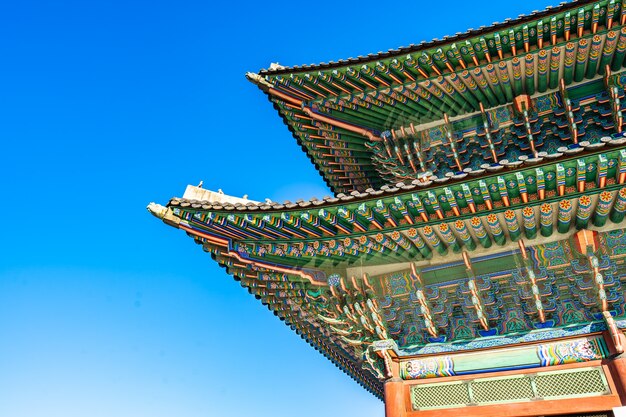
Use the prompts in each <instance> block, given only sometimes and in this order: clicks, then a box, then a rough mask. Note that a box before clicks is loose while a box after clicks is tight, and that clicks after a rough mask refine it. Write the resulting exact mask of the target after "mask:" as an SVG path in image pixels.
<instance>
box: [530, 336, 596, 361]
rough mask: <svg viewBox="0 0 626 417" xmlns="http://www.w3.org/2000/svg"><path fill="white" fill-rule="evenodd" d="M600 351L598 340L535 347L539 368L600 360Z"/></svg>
mask: <svg viewBox="0 0 626 417" xmlns="http://www.w3.org/2000/svg"><path fill="white" fill-rule="evenodd" d="M602 351H603V349H602V346H600V339H599V338H596V339H592V340H588V339H579V340H573V341H567V342H561V343H551V344H547V345H541V346H538V347H537V355H538V356H539V359H540V360H541V366H552V365H562V364H566V363H573V362H586V361H592V360H596V359H602Z"/></svg>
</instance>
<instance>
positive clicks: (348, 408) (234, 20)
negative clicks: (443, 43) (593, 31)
mask: <svg viewBox="0 0 626 417" xmlns="http://www.w3.org/2000/svg"><path fill="white" fill-rule="evenodd" d="M339 3H340V2H333V1H315V2H296V1H289V2H286V1H285V2H254V3H238V2H232V4H227V3H226V2H224V3H222V4H220V5H215V4H211V2H209V1H185V2H174V1H172V2H163V1H150V2H148V1H138V0H125V1H115V0H113V1H56V2H32V1H28V0H22V1H13V2H9V1H5V2H4V3H3V4H1V5H0V39H2V40H1V41H0V57H1V58H0V62H2V64H1V65H0V97H1V99H0V144H1V145H2V147H1V148H0V178H1V179H0V191H1V193H0V200H1V202H2V207H3V213H2V217H3V221H2V227H1V229H0V237H1V239H0V416H2V417H54V416H59V417H84V416H89V417H99V416H103V417H104V416H106V417H111V416H115V417H126V416H128V417H131V416H132V417H142V416H150V417H161V416H163V417H165V416H167V417H170V416H181V417H196V416H198V417H199V416H220V417H235V416H261V417H265V416H277V417H290V416H294V415H298V416H300V417H320V416H343V417H350V416H354V417H357V416H358V417H369V416H376V417H381V416H383V413H384V411H383V405H382V403H381V402H380V401H378V400H377V399H375V398H374V397H373V396H372V395H371V394H369V393H367V392H366V391H365V390H363V389H362V388H361V387H359V386H358V385H357V384H356V383H354V382H353V381H352V380H351V379H350V378H349V377H347V376H346V375H344V374H343V373H342V372H340V371H339V370H338V369H337V368H335V367H334V366H333V365H332V364H331V363H330V362H328V361H327V360H326V359H325V358H323V357H322V356H321V355H320V354H318V353H317V352H316V351H315V350H314V349H312V348H311V347H310V346H308V345H307V344H306V343H305V342H304V341H303V340H301V339H300V338H299V337H298V336H297V335H296V334H295V333H293V332H291V331H290V330H289V329H288V328H287V327H286V326H284V325H283V324H282V322H280V321H279V320H278V319H277V318H276V317H274V316H273V315H272V314H270V313H269V312H268V311H267V309H266V308H265V307H263V306H262V305H261V304H260V303H259V302H258V301H257V300H255V299H254V298H253V297H252V296H250V295H249V294H248V293H247V292H246V291H245V290H243V289H242V288H241V287H240V286H239V285H238V284H237V283H236V282H235V281H234V280H233V279H232V278H231V277H230V276H227V275H226V274H225V273H224V271H223V270H221V269H220V268H218V267H217V266H216V265H215V264H214V263H213V262H212V261H211V259H210V257H209V256H208V255H206V254H205V253H203V252H202V250H201V249H200V247H198V246H197V245H195V244H193V242H192V241H191V239H189V238H187V237H186V236H185V235H184V233H182V232H179V231H177V230H174V229H172V228H170V227H167V226H165V225H164V224H163V223H161V222H159V221H157V220H156V219H155V218H153V217H152V216H150V215H149V214H148V212H147V211H146V210H145V206H146V205H147V203H149V202H150V201H156V202H159V203H162V204H165V203H166V202H167V201H168V199H169V198H170V197H172V196H180V195H182V193H183V191H184V188H185V185H186V184H188V183H192V184H196V183H198V182H199V181H200V180H204V184H205V188H213V189H217V188H222V189H223V190H224V191H225V192H226V193H229V194H233V195H243V194H248V195H249V196H250V198H253V199H263V198H265V197H269V198H271V199H273V200H284V199H286V198H289V199H296V198H299V197H303V198H309V197H312V196H318V197H321V196H323V195H325V194H328V193H329V192H328V191H327V190H326V189H325V186H324V184H323V182H322V181H321V179H320V177H319V175H318V174H317V173H316V172H315V170H314V168H313V166H312V165H311V164H310V163H309V162H308V160H307V158H306V157H305V156H304V154H303V153H302V152H301V150H300V148H299V147H298V146H296V144H295V141H294V140H293V139H292V138H291V135H290V133H289V132H288V131H287V129H286V127H285V126H284V125H283V124H282V122H281V120H280V119H279V117H278V116H277V115H276V113H275V111H274V110H273V108H272V106H271V105H270V104H269V103H268V101H267V99H266V98H265V96H264V95H263V94H262V93H261V92H260V91H259V90H258V89H257V88H256V87H254V86H253V85H252V84H250V83H248V82H247V81H246V79H245V78H244V74H245V72H246V71H250V70H252V71H256V70H258V69H260V68H263V67H267V66H268V65H269V63H270V62H276V61H278V62H280V63H281V64H284V65H296V64H305V63H317V62H321V61H328V60H336V59H340V58H347V57H350V56H356V55H365V54H368V53H372V52H377V51H379V50H387V49H389V48H395V47H399V46H404V45H408V44H410V43H419V42H420V41H422V40H430V39H431V38H434V37H442V36H444V35H452V34H454V33H455V32H460V31H465V30H466V29H467V28H471V27H474V28H477V27H479V26H481V25H489V24H490V23H491V22H494V21H502V20H503V19H505V18H507V17H515V16H517V15H518V14H519V13H525V12H530V11H532V10H533V9H542V8H543V7H545V6H546V5H548V4H549V3H547V2H545V1H544V2H542V1H537V2H530V1H529V2H514V3H515V4H512V3H513V2H493V1H492V2H486V1H482V0H480V1H474V2H470V1H468V2H460V3H457V4H455V2H451V1H449V2H432V3H428V4H427V3H425V2H421V1H415V2H412V3H403V2H400V3H399V2H392V3H386V2H380V1H377V2H372V3H369V4H368V3H367V2H345V3H344V4H339ZM459 4H461V5H459Z"/></svg>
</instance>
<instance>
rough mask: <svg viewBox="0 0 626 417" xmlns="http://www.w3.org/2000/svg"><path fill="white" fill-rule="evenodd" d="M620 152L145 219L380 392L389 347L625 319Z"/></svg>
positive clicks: (480, 339)
mask: <svg viewBox="0 0 626 417" xmlns="http://www.w3.org/2000/svg"><path fill="white" fill-rule="evenodd" d="M619 136H620V137H621V135H619ZM623 143H624V140H622V139H617V138H616V139H611V140H608V141H605V142H602V145H601V146H600V147H599V148H596V149H593V148H592V149H591V150H580V151H577V152H576V153H574V154H573V155H569V157H568V158H565V159H561V160H560V162H553V161H548V162H546V163H543V164H538V165H536V166H534V167H530V166H528V167H526V168H525V169H519V170H508V171H506V172H500V173H498V172H496V173H493V174H492V175H489V176H481V177H479V178H476V179H473V180H472V179H470V178H469V176H467V177H464V178H463V181H459V182H456V183H444V184H437V183H434V182H433V183H430V184H419V185H418V184H411V185H402V186H399V187H397V188H395V189H392V188H386V190H380V191H375V192H372V193H364V194H362V195H358V196H357V195H352V196H343V197H338V198H332V197H329V198H327V199H326V200H314V201H309V202H304V201H301V202H300V203H295V204H294V203H289V202H285V203H281V204H278V203H257V202H248V203H246V204H242V203H236V204H232V201H233V200H232V199H231V198H230V197H224V199H223V201H215V199H213V201H202V200H194V199H189V198H175V199H172V200H171V201H170V203H169V205H168V207H161V206H156V205H152V206H151V207H150V210H151V211H152V212H153V214H155V215H157V216H158V217H160V218H162V219H163V220H164V221H165V222H166V223H168V224H170V225H173V226H175V227H177V228H179V229H182V230H184V231H185V232H187V233H188V234H189V235H190V236H191V237H193V239H194V240H195V241H196V242H197V243H199V244H201V245H202V247H203V248H204V250H206V251H207V252H209V253H211V254H212V256H213V258H214V259H215V260H216V261H217V262H218V263H219V264H220V265H222V266H224V267H225V268H226V269H227V271H228V272H229V273H230V274H232V275H233V276H234V277H235V278H236V279H237V280H238V281H239V282H240V284H241V285H242V286H244V287H246V288H247V289H248V291H249V292H251V293H252V294H254V295H255V296H256V297H257V298H259V299H260V300H261V301H262V302H263V303H264V304H265V305H267V307H268V308H269V309H270V310H271V311H273V312H274V314H276V315H277V316H279V317H280V318H281V319H282V320H284V321H285V322H286V323H287V324H288V325H289V326H291V327H292V328H293V329H294V330H295V331H296V332H298V334H300V335H301V336H302V337H303V338H305V339H306V340H307V341H308V342H309V343H310V344H311V345H313V346H314V347H315V348H316V349H318V350H320V351H321V352H322V353H324V354H325V355H326V356H327V357H329V358H330V359H331V360H332V361H333V362H334V363H335V364H337V365H338V366H339V367H340V368H341V369H343V370H344V371H345V372H347V373H348V374H350V375H351V376H352V377H354V378H355V379H356V380H357V381H358V382H359V383H361V384H362V385H363V386H364V387H366V388H367V389H368V390H370V391H371V392H372V393H374V394H375V395H377V396H381V395H382V385H381V382H380V381H381V380H383V379H384V378H385V373H384V372H385V370H384V369H385V368H384V364H383V363H381V362H380V361H378V359H377V358H376V356H375V355H373V354H372V352H373V351H374V350H375V346H376V343H379V342H380V341H383V340H393V341H394V343H396V344H397V347H395V349H396V352H397V354H398V355H399V356H401V357H411V356H412V355H423V354H432V353H437V352H453V351H463V350H467V349H477V348H483V347H486V346H504V345H508V344H512V343H513V344H514V343H523V342H527V341H537V340H539V341H541V340H549V339H551V338H554V337H565V336H572V335H577V334H586V333H589V332H592V331H598V330H602V329H604V328H606V325H605V324H604V322H603V318H602V314H603V312H604V311H607V312H610V313H611V314H613V315H615V316H616V317H618V318H619V317H623V316H624V300H623V291H622V290H621V288H622V287H621V285H622V281H623V280H624V279H626V278H625V277H626V267H625V266H624V260H623V258H624V257H625V256H626V249H622V248H623V247H626V233H625V231H624V230H623V229H622V227H623V226H620V223H621V222H622V221H623V219H624V215H625V214H626V150H625V149H624V146H623ZM450 181H452V180H450ZM202 192H203V190H198V189H196V187H188V191H187V193H186V195H187V197H189V196H197V195H199V193H202ZM211 196H212V197H214V196H215V195H214V194H211ZM590 228H591V229H595V230H599V231H601V233H600V234H597V232H596V236H598V237H597V239H599V240H600V241H601V243H600V244H598V245H597V247H596V249H594V252H593V253H594V254H593V256H595V257H596V258H598V259H601V260H602V262H604V263H603V267H602V268H603V269H602V270H603V271H605V272H603V274H604V275H603V277H604V278H603V281H602V282H603V284H602V285H603V287H602V291H604V292H599V287H597V286H596V284H593V274H592V273H591V272H589V271H590V269H589V268H590V267H589V265H588V262H589V261H588V258H589V257H588V256H587V257H586V256H585V255H584V254H585V253H586V252H585V249H581V248H580V245H578V246H577V244H576V243H575V240H572V236H573V234H574V233H576V231H577V230H583V229H590ZM579 240H580V239H579ZM520 242H524V244H523V245H521V246H520ZM583 246H584V245H583ZM520 248H522V250H520ZM576 248H578V249H576ZM525 251H527V253H526V252H525ZM468 262H470V265H471V266H470V267H468ZM586 262H587V263H586ZM585 271H586V272H585ZM529 274H530V275H529ZM607 274H608V275H607ZM529 276H532V277H533V279H536V280H535V281H532V280H530V281H529V279H530V278H529ZM573 277H580V280H578V278H576V279H574V278H573ZM470 282H474V284H471V283H470ZM533 282H535V283H533ZM472 285H474V286H476V288H479V290H480V295H479V296H476V297H471V296H469V295H468V294H470V293H471V291H470V289H469V288H470V287H471V286H472ZM529 285H530V286H529ZM533 285H534V286H536V288H535V287H533ZM468 286H470V287H468ZM535 293H537V294H539V295H537V294H535ZM416 294H422V296H423V299H421V300H422V301H420V300H418V299H416V298H415V297H419V295H416ZM533 294H534V295H533ZM537 297H539V298H537ZM583 300H584V301H583ZM603 300H604V301H603ZM415 303H418V304H419V303H422V304H423V308H422V310H419V312H418V310H415V308H416V307H415V305H416V304H415ZM357 305H358V306H357ZM361 316H364V317H365V318H359V317H361ZM354 320H357V322H354ZM371 320H373V321H372V322H370V321H371ZM359 323H360V324H359ZM625 324H626V323H625ZM363 326H364V327H363Z"/></svg>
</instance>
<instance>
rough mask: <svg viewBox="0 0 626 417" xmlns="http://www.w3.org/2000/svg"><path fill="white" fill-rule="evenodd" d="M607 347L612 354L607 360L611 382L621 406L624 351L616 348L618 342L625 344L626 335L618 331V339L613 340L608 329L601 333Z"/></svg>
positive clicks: (625, 388)
mask: <svg viewBox="0 0 626 417" xmlns="http://www.w3.org/2000/svg"><path fill="white" fill-rule="evenodd" d="M603 336H604V340H605V341H606V344H607V347H608V348H609V354H610V355H611V356H613V357H612V358H611V359H609V360H608V361H607V364H608V365H609V370H610V372H611V376H612V377H613V382H615V388H616V389H617V394H618V395H619V398H620V400H621V402H622V406H626V353H623V352H621V351H620V350H618V348H617V346H616V345H617V344H619V345H620V346H621V347H622V348H623V346H625V343H626V337H624V334H623V333H622V332H621V331H619V332H618V333H617V335H616V336H617V337H618V338H619V340H615V335H612V334H611V332H610V330H607V331H605V332H604V334H603Z"/></svg>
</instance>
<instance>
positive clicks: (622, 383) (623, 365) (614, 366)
mask: <svg viewBox="0 0 626 417" xmlns="http://www.w3.org/2000/svg"><path fill="white" fill-rule="evenodd" d="M609 369H610V370H611V375H612V376H613V381H614V382H615V388H617V393H618V394H619V398H620V400H621V401H622V405H626V357H624V355H620V356H618V357H617V358H615V359H612V360H611V361H610V362H609Z"/></svg>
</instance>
